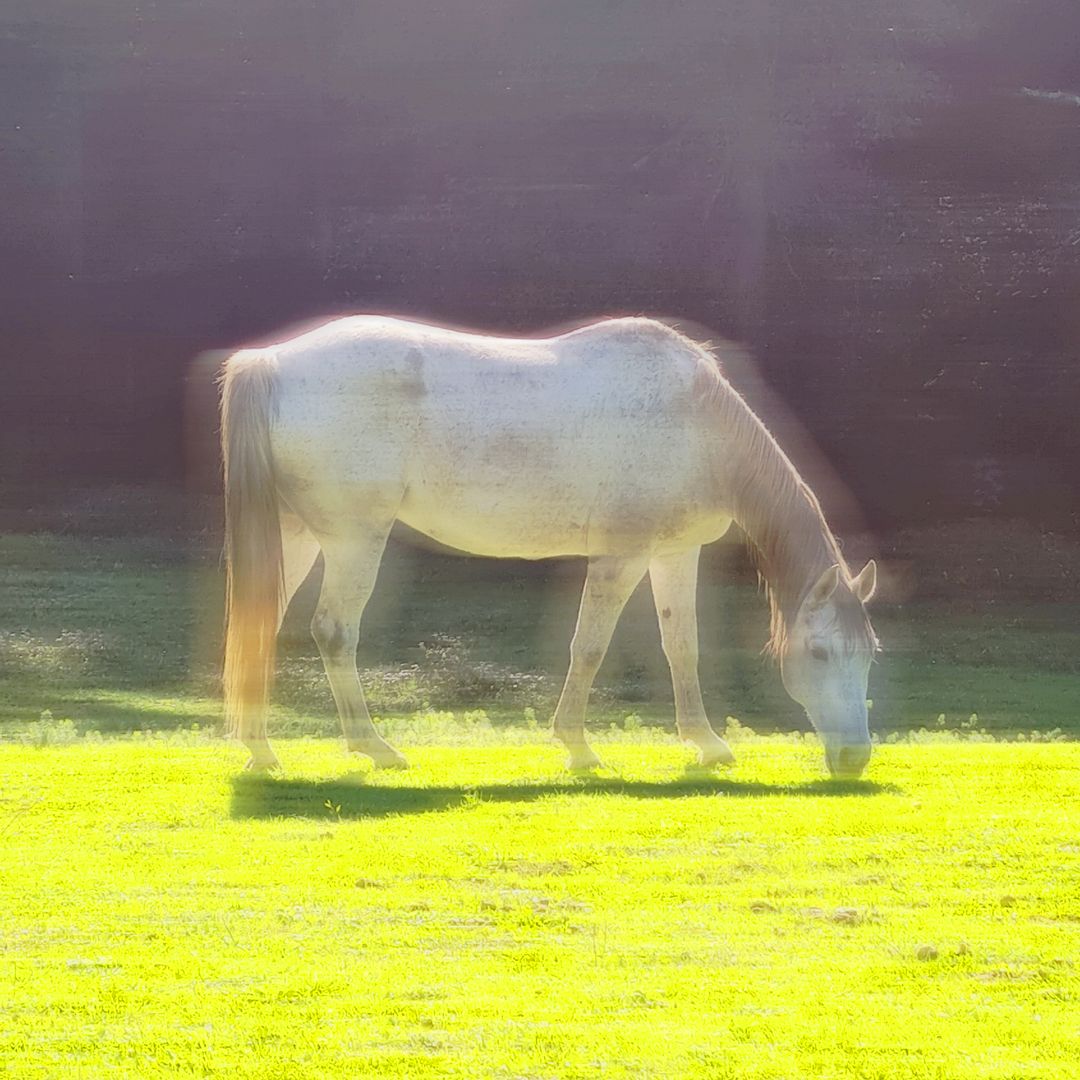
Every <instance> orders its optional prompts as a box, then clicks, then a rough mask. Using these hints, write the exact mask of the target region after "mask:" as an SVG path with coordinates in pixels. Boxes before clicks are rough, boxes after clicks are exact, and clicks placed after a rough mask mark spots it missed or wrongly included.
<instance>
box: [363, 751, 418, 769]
mask: <svg viewBox="0 0 1080 1080" xmlns="http://www.w3.org/2000/svg"><path fill="white" fill-rule="evenodd" d="M371 760H372V761H373V762H375V768H376V769H407V768H408V767H409V761H408V758H406V757H405V755H404V754H399V753H398V752H397V751H396V750H393V751H391V752H390V753H389V754H380V755H379V756H378V757H372V759H371Z"/></svg>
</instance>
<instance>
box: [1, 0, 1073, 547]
mask: <svg viewBox="0 0 1080 1080" xmlns="http://www.w3.org/2000/svg"><path fill="white" fill-rule="evenodd" d="M1078 43H1080V5H1078V4H1076V2H1075V0H1028V2H1006V0H909V2H905V3H896V2H888V3H887V2H884V0H821V2H816V3H808V2H798V0H682V2H680V3H678V4H669V3H647V2H636V0H544V2H526V0H498V2H496V0H443V2H440V3H435V2H434V0H425V2H416V0H395V2H393V3H385V4H374V3H358V2H356V0H321V2H319V3H314V2H312V3H296V2H289V3H285V2H275V0H233V2H229V3H223V2H220V0H159V2H156V3H155V2H151V0H139V2H136V0H95V2H93V3H86V2H85V0H7V2H6V3H5V4H4V5H3V15H0V132H2V152H0V177H2V194H3V198H2V201H0V215H2V222H0V224H2V232H0V280H2V281H3V294H2V297H3V299H2V305H3V306H2V311H0V330H2V338H0V340H2V342H3V344H2V350H3V351H2V358H0V363H2V365H3V372H2V383H0V387H2V388H0V395H2V396H0V480H3V481H6V484H7V489H8V493H9V497H10V498H15V499H18V498H22V499H24V500H25V499H27V498H33V497H34V496H33V495H29V496H28V495H27V493H28V492H30V493H33V492H40V491H42V490H44V489H45V488H46V487H48V486H49V485H56V484H67V485H75V486H79V485H83V486H86V487H90V486H92V485H95V484H101V483H109V482H113V483H116V482H125V483H132V482H145V481H156V482H167V483H173V484H176V485H180V484H182V483H184V482H185V472H186V471H187V470H188V466H189V463H190V461H191V460H192V452H191V449H190V446H191V443H192V442H194V444H195V445H196V448H197V450H196V453H195V455H194V456H195V458H198V457H199V451H198V447H200V446H202V447H210V446H212V444H213V440H214V438H215V435H214V432H213V427H212V424H204V423H202V422H201V421H200V422H198V423H195V424H192V423H190V422H189V423H188V424H187V425H186V427H185V420H184V410H185V400H186V399H187V398H189V397H190V396H191V391H190V387H189V386H188V385H187V384H188V382H189V381H190V378H191V376H190V372H191V364H192V361H193V358H194V357H195V356H197V355H198V354H199V353H201V352H202V351H203V350H206V349H213V348H229V347H233V346H235V345H238V344H240V343H243V342H244V341H245V340H249V339H253V338H260V337H263V338H264V337H266V336H268V335H271V334H272V333H273V332H274V331H276V330H278V329H280V328H282V327H287V326H289V325H290V324H294V323H296V322H298V321H301V320H308V319H311V318H315V317H319V316H324V315H327V314H331V313H336V312H340V311H365V310H379V311H392V312H397V313H400V314H404V315H407V316H413V317H417V318H423V319H427V320H432V321H445V322H449V323H453V324H457V325H468V326H473V327H479V328H490V329H492V330H498V331H507V330H510V331H514V332H536V331H540V330H542V329H544V328H545V327H548V326H551V325H553V324H564V323H566V322H569V321H579V320H582V319H584V318H586V317H590V316H596V315H610V314H616V313H625V312H643V313H650V314H659V315H667V316H681V317H684V318H686V319H690V320H693V321H694V322H696V323H700V324H704V325H705V326H707V327H709V328H710V329H711V330H712V331H713V332H714V333H715V334H716V335H726V336H730V337H735V338H738V339H741V340H743V341H745V342H747V343H748V344H749V345H750V346H751V347H752V349H753V352H754V354H755V355H756V357H757V360H758V364H759V369H760V373H761V375H762V377H763V379H764V381H765V383H766V384H767V385H768V386H769V387H771V389H772V391H774V392H775V393H776V394H777V395H778V396H779V398H780V399H782V400H783V401H785V402H787V404H788V407H789V408H790V409H791V410H792V412H793V413H794V414H795V416H796V417H797V419H798V420H799V421H800V422H801V424H802V425H803V426H804V427H805V428H806V429H807V430H808V431H809V433H810V434H811V436H812V438H813V439H814V440H815V441H816V442H817V443H818V445H819V446H820V447H821V448H822V449H823V451H824V453H825V456H826V457H827V458H828V459H829V460H830V461H831V462H832V464H833V466H834V467H835V469H836V471H837V473H838V474H839V475H840V476H841V477H842V478H843V480H844V481H845V483H846V484H847V485H848V486H849V487H850V488H851V490H852V491H853V492H854V494H855V496H856V498H857V499H858V500H859V502H861V504H862V506H863V507H864V509H865V511H866V514H867V516H868V518H869V520H870V522H871V524H872V525H873V526H874V527H875V528H878V529H889V528H895V527H897V526H899V525H906V524H913V523H914V524H917V523H919V522H931V521H942V520H948V519H953V518H969V517H972V516H978V515H986V516H999V517H1019V518H1024V519H1026V520H1027V521H1028V522H1030V523H1032V524H1035V525H1038V526H1039V527H1040V528H1049V529H1056V530H1062V531H1069V532H1077V531H1080V478H1078V470H1077V462H1078V461H1080V422H1078V419H1077V417H1078V413H1080V386H1078V375H1077V365H1076V360H1077V352H1078V348H1080V303H1078V301H1080V215H1078V210H1080V48H1078ZM185 444H187V447H186V445H185ZM211 472H212V470H211ZM189 482H190V481H189ZM204 482H208V481H205V480H204V479H197V480H196V483H197V484H202V483H204ZM20 493H21V494H20Z"/></svg>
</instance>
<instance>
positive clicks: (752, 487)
mask: <svg viewBox="0 0 1080 1080" xmlns="http://www.w3.org/2000/svg"><path fill="white" fill-rule="evenodd" d="M732 395H733V399H734V400H733V401H731V402H728V403H725V404H726V405H727V408H726V410H725V411H727V412H728V414H729V415H728V416H727V417H726V418H725V420H726V428H727V430H728V431H729V432H730V433H731V435H732V436H733V438H732V440H731V442H730V443H729V444H728V445H729V447H730V448H731V449H730V450H729V453H728V454H727V455H726V456H727V462H726V467H725V469H724V472H725V473H726V479H727V483H726V484H725V486H726V487H727V489H728V498H729V500H730V504H731V514H732V517H733V518H734V520H735V522H736V523H737V524H738V525H739V526H740V528H741V529H742V530H743V532H744V533H745V534H746V536H747V539H748V540H749V541H750V543H751V545H752V546H753V548H754V552H755V555H756V561H757V565H758V572H759V573H760V575H761V577H762V579H763V581H764V584H765V587H766V589H767V591H768V594H769V602H770V607H771V609H772V636H771V639H770V646H769V647H770V648H771V649H772V650H773V651H777V650H778V649H779V647H780V646H781V645H782V644H783V640H784V636H785V634H786V631H787V628H788V627H789V626H790V625H791V622H792V620H793V619H794V617H795V614H796V613H797V611H798V609H799V605H800V604H801V603H802V600H803V598H804V597H805V595H806V593H807V592H808V591H809V589H810V588H811V587H812V586H813V585H814V583H815V582H816V581H817V580H818V578H819V577H820V576H821V574H822V573H823V572H824V571H826V570H827V569H829V567H831V566H834V565H837V564H839V565H840V566H841V567H842V568H843V567H844V565H845V564H844V560H843V557H842V556H841V554H840V549H839V547H838V546H837V543H836V538H835V537H834V536H833V534H832V533H831V532H830V530H829V527H828V525H827V524H826V522H825V518H824V515H823V514H822V512H821V506H820V504H819V503H818V500H817V498H816V497H815V495H814V493H813V492H812V491H811V490H810V488H809V487H808V486H807V485H806V483H805V481H803V479H802V477H800V476H799V474H798V472H797V471H796V470H795V466H794V465H792V463H791V462H790V460H788V458H787V456H786V455H785V454H784V452H783V451H782V450H781V449H780V447H779V446H778V445H777V443H776V440H775V439H774V438H773V437H772V435H771V434H770V433H769V431H768V430H767V429H766V427H765V425H764V424H763V423H762V422H761V421H760V420H759V419H758V418H757V417H756V416H755V415H754V414H753V413H752V412H751V411H750V409H749V407H748V406H747V405H746V404H745V402H743V401H742V399H741V398H739V397H738V395H736V394H734V392H732Z"/></svg>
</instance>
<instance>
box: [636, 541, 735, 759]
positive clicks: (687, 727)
mask: <svg viewBox="0 0 1080 1080" xmlns="http://www.w3.org/2000/svg"><path fill="white" fill-rule="evenodd" d="M700 554H701V548H700V547H695V548H691V549H690V550H689V551H683V552H679V553H678V554H677V555H665V556H660V557H657V558H655V559H653V560H652V562H650V563H649V581H650V583H651V585H652V592H653V599H654V601H655V602H656V614H657V617H658V618H659V620H660V641H661V643H662V644H663V647H664V655H665V656H666V657H667V660H668V664H669V666H670V667H671V684H672V687H673V688H674V690H675V726H676V727H677V728H678V731H679V736H680V738H682V739H684V740H685V741H686V742H689V743H693V744H694V745H695V746H696V747H697V748H698V760H699V762H700V763H701V764H702V765H729V764H731V763H732V762H733V761H734V760H735V755H734V754H733V753H732V752H731V748H730V747H729V746H728V744H727V743H726V742H724V740H723V739H721V738H720V736H719V735H717V734H716V732H715V731H713V729H712V725H711V724H710V723H709V719H708V717H707V716H706V715H705V704H704V702H703V701H702V698H701V683H700V682H699V681H698V627H697V573H698V559H699V556H700Z"/></svg>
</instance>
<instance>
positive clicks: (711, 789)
mask: <svg viewBox="0 0 1080 1080" xmlns="http://www.w3.org/2000/svg"><path fill="white" fill-rule="evenodd" d="M897 790H898V789H897V788H896V787H895V786H894V785H891V784H876V783H874V782H873V781H869V780H810V781H806V782H804V783H799V784H764V783H759V782H757V781H753V780H726V779H723V778H720V777H712V776H708V775H704V776H703V775H694V773H693V772H688V773H687V774H686V775H684V776H682V777H680V778H679V779H676V780H670V781H667V782H666V783H661V782H656V781H648V780H621V779H619V778H617V777H614V778H607V777H595V776H585V777H581V778H576V779H569V780H565V781H548V782H539V783H528V782H525V783H520V784H467V785H462V786H460V787H453V786H445V787H399V786H394V787H382V786H376V785H372V784H369V783H367V782H366V774H363V773H359V774H353V776H351V777H349V778H346V779H344V780H290V779H285V778H276V777H273V776H267V775H265V774H262V775H243V776H238V777H236V778H235V779H234V780H233V792H232V806H231V812H232V816H233V817H234V818H274V817H296V818H326V817H327V816H330V817H335V818H341V819H343V820H344V819H347V818H348V819H356V818H377V817H389V816H391V815H394V814H427V813H433V812H438V811H443V810H454V809H456V808H457V807H460V806H463V805H465V804H466V803H469V802H475V801H480V802H493V803H526V802H535V801H536V800H537V799H544V798H548V797H549V796H552V795H590V796H591V795H622V796H624V797H628V798H632V799H686V798H695V797H697V796H701V795H716V796H724V797H730V798H762V797H764V796H768V795H785V796H796V797H801V796H813V797H818V798H820V797H826V798H836V797H866V796H870V795H882V794H892V793H895V792H896V791H897ZM327 804H329V806H328V805H327Z"/></svg>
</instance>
